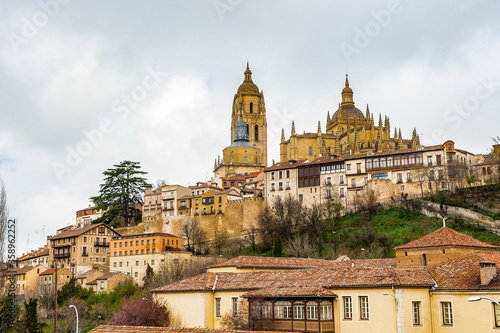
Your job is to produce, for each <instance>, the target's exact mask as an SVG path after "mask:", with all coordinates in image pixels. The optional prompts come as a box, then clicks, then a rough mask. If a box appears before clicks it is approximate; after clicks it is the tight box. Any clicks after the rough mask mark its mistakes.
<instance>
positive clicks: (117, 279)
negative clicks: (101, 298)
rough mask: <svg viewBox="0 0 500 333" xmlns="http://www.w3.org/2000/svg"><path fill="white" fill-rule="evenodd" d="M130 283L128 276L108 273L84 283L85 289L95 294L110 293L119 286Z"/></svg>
mask: <svg viewBox="0 0 500 333" xmlns="http://www.w3.org/2000/svg"><path fill="white" fill-rule="evenodd" d="M128 281H131V278H130V276H127V275H125V274H123V273H120V272H109V273H106V274H103V275H101V276H99V277H97V278H96V279H95V280H92V281H88V282H86V286H87V288H89V289H90V290H93V291H95V292H99V293H100V292H110V291H113V289H114V288H116V287H118V286H119V285H121V284H125V283H127V282H128Z"/></svg>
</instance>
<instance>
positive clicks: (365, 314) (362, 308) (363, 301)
mask: <svg viewBox="0 0 500 333" xmlns="http://www.w3.org/2000/svg"><path fill="white" fill-rule="evenodd" d="M359 319H361V320H368V319H370V312H369V309H368V296H359Z"/></svg>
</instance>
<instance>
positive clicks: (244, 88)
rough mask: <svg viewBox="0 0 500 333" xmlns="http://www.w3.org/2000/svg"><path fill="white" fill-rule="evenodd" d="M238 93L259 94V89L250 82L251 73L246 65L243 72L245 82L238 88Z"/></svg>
mask: <svg viewBox="0 0 500 333" xmlns="http://www.w3.org/2000/svg"><path fill="white" fill-rule="evenodd" d="M238 92H239V93H240V92H256V93H259V87H257V85H256V84H255V83H253V81H252V71H251V70H250V67H249V66H248V63H247V69H246V71H245V80H244V81H243V83H242V84H241V85H240V86H239V87H238Z"/></svg>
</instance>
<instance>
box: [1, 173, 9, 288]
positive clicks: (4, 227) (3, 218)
mask: <svg viewBox="0 0 500 333" xmlns="http://www.w3.org/2000/svg"><path fill="white" fill-rule="evenodd" d="M8 219H9V208H8V207H7V191H6V190H5V184H4V182H3V180H2V179H1V178H0V290H3V287H4V286H3V284H4V279H3V276H4V274H5V271H6V270H7V267H6V265H5V237H6V232H7V222H8Z"/></svg>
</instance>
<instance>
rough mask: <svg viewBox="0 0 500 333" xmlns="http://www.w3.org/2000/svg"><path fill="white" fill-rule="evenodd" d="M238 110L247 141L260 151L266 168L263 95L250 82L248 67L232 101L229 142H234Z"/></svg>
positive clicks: (265, 124)
mask: <svg viewBox="0 0 500 333" xmlns="http://www.w3.org/2000/svg"><path fill="white" fill-rule="evenodd" d="M240 108H241V112H242V117H243V120H244V121H245V123H246V125H247V130H248V131H247V132H248V139H249V142H250V143H251V144H254V145H255V146H257V147H258V148H260V151H261V154H262V156H261V158H260V160H261V161H262V164H264V166H267V120H266V105H265V102H264V93H263V92H262V91H259V88H258V87H257V85H256V84H255V83H253V81H252V71H250V67H249V66H248V62H247V68H246V70H245V79H244V80H243V83H242V84H241V85H240V86H239V88H238V91H237V92H236V94H235V95H234V99H233V112H232V114H231V142H232V141H233V140H234V135H235V132H236V123H237V122H238V120H239V116H240Z"/></svg>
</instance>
